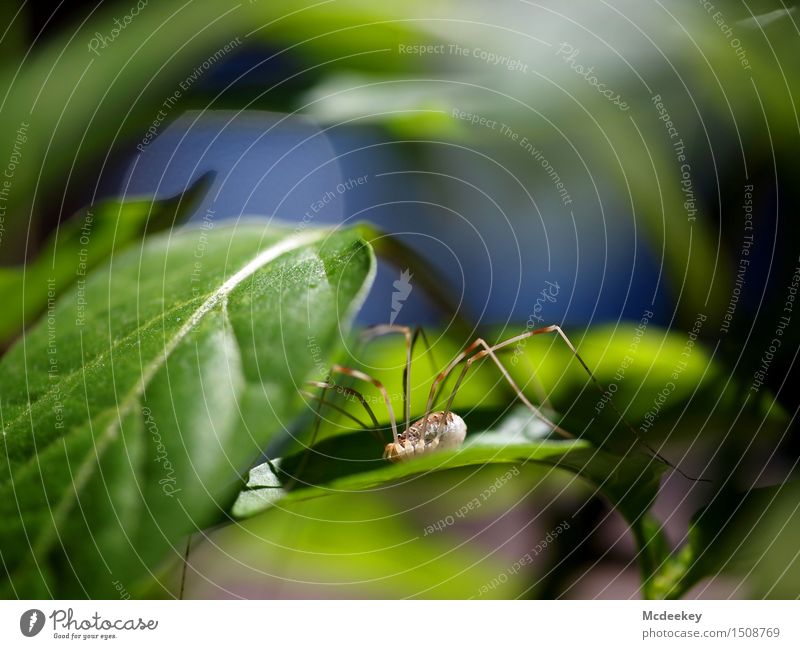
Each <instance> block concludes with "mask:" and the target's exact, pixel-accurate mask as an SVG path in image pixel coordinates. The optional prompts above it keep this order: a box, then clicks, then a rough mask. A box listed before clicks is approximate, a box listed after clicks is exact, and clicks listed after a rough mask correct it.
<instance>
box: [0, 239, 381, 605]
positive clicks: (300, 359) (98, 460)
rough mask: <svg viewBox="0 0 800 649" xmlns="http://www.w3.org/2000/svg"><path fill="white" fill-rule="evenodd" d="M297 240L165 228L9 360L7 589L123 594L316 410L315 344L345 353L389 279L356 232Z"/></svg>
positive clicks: (67, 303)
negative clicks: (345, 332)
mask: <svg viewBox="0 0 800 649" xmlns="http://www.w3.org/2000/svg"><path fill="white" fill-rule="evenodd" d="M291 234H292V231H290V230H285V229H281V228H264V226H263V225H256V224H242V223H240V224H237V225H233V226H226V227H221V228H214V229H208V228H205V229H204V228H188V229H184V230H182V231H181V232H180V233H177V234H174V233H173V234H171V235H170V236H159V237H154V238H148V240H147V241H146V243H145V245H144V246H143V247H142V248H141V249H134V250H129V251H127V252H125V253H122V254H119V255H117V256H115V257H114V258H113V260H112V262H111V263H109V264H108V265H106V266H105V267H104V268H102V269H99V270H97V271H95V272H94V273H92V274H91V276H90V277H88V278H87V280H86V285H85V287H82V289H80V288H76V289H74V290H72V291H70V292H68V293H67V294H66V295H64V296H63V297H62V298H61V299H60V300H58V302H57V303H56V304H55V305H54V308H53V310H52V312H48V314H47V317H46V318H45V319H44V320H42V321H41V322H40V323H39V325H38V326H36V327H35V328H33V329H32V330H31V331H30V332H29V333H28V334H27V335H26V337H25V339H24V342H23V343H20V344H18V345H17V346H15V347H14V348H12V349H11V350H10V351H9V353H8V354H7V355H6V356H5V358H4V359H3V360H2V362H0V368H1V371H0V424H2V428H3V441H4V444H3V446H2V448H0V467H2V468H0V521H2V522H0V541H2V543H1V544H0V548H2V550H0V552H1V553H2V554H1V555H0V558H2V565H3V566H4V568H5V570H6V571H8V573H9V574H8V577H9V580H10V581H7V580H5V579H4V580H3V583H2V585H1V586H0V588H2V590H3V591H4V592H10V591H12V590H13V592H14V593H15V594H16V596H18V597H28V596H31V595H32V594H34V593H36V594H39V593H41V592H42V591H43V590H46V591H47V593H48V594H49V595H51V596H55V597H78V596H91V597H108V596H113V595H114V593H115V589H114V586H113V584H112V582H113V581H115V580H117V581H119V582H121V583H123V584H131V583H133V582H134V581H135V580H138V579H141V578H145V577H147V576H148V575H149V574H152V572H151V571H152V570H153V569H154V567H155V566H156V565H157V564H158V563H159V562H160V561H163V560H164V559H165V558H166V557H167V556H168V555H169V554H170V553H171V552H180V550H179V549H177V548H175V545H174V544H176V543H178V542H179V540H180V539H181V538H182V537H184V536H185V535H186V534H187V533H189V532H191V531H193V530H196V529H198V528H204V527H207V526H209V525H212V524H214V523H216V522H217V521H218V520H220V519H221V518H224V517H225V512H226V511H228V510H229V508H230V505H231V502H232V500H233V497H234V496H235V494H236V491H237V486H238V484H240V482H239V480H240V477H239V471H240V470H241V469H243V468H244V467H245V466H247V465H248V463H249V462H252V460H253V458H254V457H257V456H258V455H259V454H260V452H261V451H262V450H263V447H264V445H265V444H266V443H267V442H268V440H270V439H271V438H274V437H276V436H279V435H281V434H282V432H283V430H284V426H286V425H288V424H289V423H290V422H291V421H292V420H293V419H294V418H295V417H296V416H297V414H298V412H299V410H300V409H301V407H302V400H301V399H300V398H299V396H298V394H297V390H296V385H297V384H299V383H301V382H302V381H303V380H304V379H305V378H306V377H307V376H308V375H309V374H310V373H311V370H312V369H313V367H314V363H315V359H314V358H313V357H312V355H311V354H310V353H309V350H308V346H309V340H310V339H311V338H312V337H313V339H314V340H315V343H316V345H317V348H318V350H317V355H318V358H320V359H321V360H322V361H323V362H324V361H327V360H328V359H330V357H331V356H332V355H333V353H334V352H335V350H336V349H337V348H338V346H339V344H340V340H341V336H342V333H341V327H343V326H344V325H346V324H347V323H348V322H349V321H350V318H351V317H352V315H353V313H354V310H355V309H356V308H358V306H359V305H360V303H361V301H362V299H363V298H364V296H365V293H366V291H367V290H368V288H369V285H370V284H371V281H372V278H373V275H374V258H373V254H372V251H371V249H370V248H369V246H368V244H366V243H365V242H364V241H363V239H362V238H361V237H360V235H359V231H358V230H357V229H348V230H339V231H329V230H307V231H306V232H304V233H302V234H299V235H295V236H291ZM81 290H82V291H83V293H81V292H80V291H81ZM80 297H83V298H84V302H85V304H84V305H82V304H81V303H80V301H79V298H80ZM82 309H83V310H82ZM88 540H91V542H89V541H88ZM37 566H43V569H44V570H45V571H48V572H49V573H50V574H51V575H52V580H49V579H48V577H46V576H45V574H43V573H42V572H40V571H39V570H37ZM21 576H22V577H23V579H22V580H18V579H20V577H21ZM48 576H49V575H48ZM37 578H38V579H37ZM45 579H48V581H47V582H45V581H44V580H45ZM37 581H38V582H39V583H38V585H37V584H36V583H35V582H37Z"/></svg>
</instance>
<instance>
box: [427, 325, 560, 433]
mask: <svg viewBox="0 0 800 649" xmlns="http://www.w3.org/2000/svg"><path fill="white" fill-rule="evenodd" d="M527 333H533V332H526V334H527ZM518 339H520V336H515V337H514V338H510V339H509V340H505V341H503V342H501V343H498V344H497V345H489V344H488V343H487V342H486V341H485V340H484V339H483V338H478V339H476V340H475V341H474V342H473V343H472V344H471V345H470V346H469V347H467V349H465V350H464V352H462V354H463V355H460V356H461V358H459V357H456V359H457V360H455V359H454V362H451V364H450V366H449V367H448V369H447V370H446V372H447V373H448V374H449V372H450V371H452V370H453V369H454V368H455V366H456V365H457V364H458V363H460V362H461V361H462V360H463V359H464V358H465V357H467V356H468V355H469V353H470V352H471V351H473V350H474V349H476V348H478V347H483V349H482V350H481V351H479V352H476V353H474V354H472V355H471V356H469V357H468V358H467V359H466V363H465V364H464V367H463V369H462V370H461V373H460V374H459V375H458V379H457V380H456V384H455V385H454V386H453V390H452V391H451V392H450V398H449V399H448V400H447V405H446V406H445V408H444V412H445V414H447V413H448V412H450V409H451V407H452V405H453V399H455V396H456V393H457V392H458V389H459V387H461V383H462V382H463V380H464V377H465V376H466V374H467V372H468V371H469V368H470V367H472V366H473V365H474V364H475V362H476V361H479V360H480V359H482V358H484V357H485V356H488V357H489V358H491V359H492V361H494V364H495V365H497V368H498V369H499V370H500V373H501V374H502V375H503V378H505V380H506V382H507V383H508V384H509V385H510V386H511V388H512V389H513V390H514V392H515V393H516V395H517V397H519V400H520V401H522V403H524V404H525V405H526V406H527V407H528V409H529V410H530V411H531V412H532V413H533V414H534V415H536V416H537V417H538V418H539V419H540V420H541V421H543V422H545V423H546V424H547V425H549V426H552V428H553V430H555V431H556V432H557V433H558V434H559V435H561V436H563V437H567V438H572V437H575V436H574V435H573V434H572V433H570V432H569V431H567V430H566V429H564V428H562V427H561V426H559V425H558V424H556V423H555V422H554V421H552V420H551V419H550V418H549V417H548V416H547V415H545V414H544V413H543V412H542V411H541V410H540V409H539V408H537V407H536V406H535V405H533V403H531V401H530V400H529V399H528V397H526V396H525V393H524V392H523V391H522V390H521V389H520V388H519V386H518V385H517V384H516V382H515V381H514V379H513V378H512V377H511V374H510V373H509V371H508V370H507V369H506V367H505V365H503V363H502V362H501V361H500V359H499V358H498V357H497V354H495V351H497V350H498V349H502V348H503V347H506V346H507V345H510V344H512V343H514V342H516V341H517V340H518ZM444 378H447V376H446V375H445V377H444ZM426 416H427V415H426Z"/></svg>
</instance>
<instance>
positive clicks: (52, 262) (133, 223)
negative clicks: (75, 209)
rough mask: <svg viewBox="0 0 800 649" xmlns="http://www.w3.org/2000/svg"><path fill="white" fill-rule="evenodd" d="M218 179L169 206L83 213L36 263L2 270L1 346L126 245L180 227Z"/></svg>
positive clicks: (141, 201) (110, 207) (154, 203)
mask: <svg viewBox="0 0 800 649" xmlns="http://www.w3.org/2000/svg"><path fill="white" fill-rule="evenodd" d="M211 177H212V175H210V174H208V175H206V176H203V177H202V178H200V179H199V180H197V181H196V182H195V183H194V185H192V186H191V187H190V188H189V189H187V190H186V191H185V192H183V193H182V194H179V195H178V196H175V197H173V198H168V199H165V200H155V199H153V198H126V199H124V200H118V199H109V200H104V201H102V202H100V203H98V204H97V205H92V206H89V207H87V208H84V209H82V210H81V211H80V212H79V213H78V214H76V215H75V216H73V217H72V218H71V219H69V220H68V221H66V222H65V223H64V224H63V225H61V226H59V228H58V229H57V230H56V231H55V232H54V233H53V234H52V236H51V237H50V238H49V239H48V240H47V242H46V243H45V244H44V246H43V247H42V249H41V250H40V251H39V254H38V256H37V257H36V259H35V260H33V261H29V262H28V263H27V264H26V265H25V267H24V268H0V303H2V304H3V305H4V308H3V313H2V316H0V343H3V342H8V341H9V339H10V338H11V337H13V336H15V335H16V334H18V333H19V332H20V331H21V330H22V328H23V326H24V325H25V324H26V323H27V324H30V323H31V322H32V321H33V320H35V318H36V316H38V315H39V314H40V313H41V312H42V311H43V310H44V309H45V308H46V306H47V303H48V299H50V300H52V299H53V298H54V297H55V296H56V295H60V294H61V293H62V292H64V291H65V290H66V289H67V288H69V287H70V286H72V285H73V284H74V283H75V282H78V281H84V280H85V278H86V275H87V273H88V272H89V271H91V270H92V269H93V268H95V267H96V266H98V265H99V264H101V263H102V262H104V261H105V260H106V259H107V258H108V257H110V256H111V255H112V254H114V253H115V252H118V251H121V250H122V249H123V248H124V247H125V246H126V245H128V244H130V243H132V242H133V241H137V240H140V239H141V238H142V237H144V236H145V234H154V233H156V232H158V231H160V230H164V229H165V228H171V227H174V226H175V225H177V224H180V223H182V222H183V221H184V219H185V218H186V217H187V216H188V215H189V214H191V212H192V209H193V208H194V207H195V206H196V203H197V199H198V198H200V196H202V195H203V194H205V192H206V191H207V189H208V187H209V185H210V179H211Z"/></svg>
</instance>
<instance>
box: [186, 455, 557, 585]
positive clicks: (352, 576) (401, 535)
mask: <svg viewBox="0 0 800 649" xmlns="http://www.w3.org/2000/svg"><path fill="white" fill-rule="evenodd" d="M507 472H508V467H507V466H503V465H493V466H487V467H482V468H478V467H472V468H470V469H468V470H467V469H464V470H454V471H448V472H440V473H431V474H427V475H425V476H420V478H419V479H418V480H417V481H415V482H414V484H413V485H407V484H402V483H400V484H393V485H386V487H385V488H382V489H381V490H380V491H375V492H364V491H359V492H349V493H335V494H330V495H329V496H328V497H326V498H322V499H315V500H307V501H302V502H297V501H295V502H288V501H287V502H285V503H283V504H282V505H281V506H279V507H275V508H272V509H270V510H269V511H267V512H264V513H263V514H262V515H260V516H256V517H253V518H250V519H248V520H245V521H241V522H237V523H236V524H233V525H228V526H226V527H225V528H223V529H219V530H214V531H211V532H209V533H208V534H207V536H208V537H209V540H210V542H208V543H196V544H193V550H192V553H191V558H190V564H191V568H190V570H189V571H188V572H187V582H186V583H187V586H186V593H187V596H188V597H192V598H194V597H200V598H208V597H212V598H213V597H219V596H223V595H224V593H225V591H226V590H232V591H233V592H237V593H242V592H244V593H247V594H248V596H250V597H258V598H264V597H268V598H297V597H305V598H309V597H310V598H317V599H320V598H333V599H342V598H365V597H379V598H380V597H383V598H406V597H417V598H424V599H434V598H448V599H465V598H469V597H471V596H472V597H477V596H478V594H479V590H480V588H481V586H483V585H484V584H489V583H491V582H493V581H494V584H493V586H494V587H493V588H492V590H491V591H489V592H490V595H489V596H490V597H505V598H512V597H517V596H519V595H520V594H521V593H522V592H523V591H524V590H525V589H526V588H528V587H529V585H530V582H529V581H528V579H529V578H530V576H531V573H534V574H536V573H539V574H540V573H542V572H545V571H546V568H545V566H546V565H548V561H549V560H550V559H552V558H553V557H554V556H555V555H548V556H541V557H538V559H537V562H536V564H535V565H531V566H529V567H528V569H526V570H525V571H520V572H519V573H518V574H515V575H512V576H510V577H508V579H507V580H506V578H505V577H506V576H507V575H505V574H503V573H506V570H507V569H508V568H510V567H511V565H512V564H513V562H514V561H515V560H516V559H518V558H519V556H520V555H522V554H524V553H525V552H527V551H529V550H530V549H531V548H532V547H533V546H534V545H535V544H536V543H537V542H538V540H539V538H540V534H541V536H542V537H543V536H544V535H545V534H546V533H547V531H548V528H546V527H545V528H544V529H542V530H541V532H540V531H539V530H540V527H539V525H542V526H544V525H547V522H546V520H545V519H546V517H545V516H542V517H541V518H539V520H538V521H536V523H538V525H537V524H532V522H531V520H530V518H529V517H527V516H526V514H527V510H525V509H524V507H522V508H520V509H521V511H520V512H519V513H518V514H517V515H516V516H515V514H514V513H513V512H510V511H509V510H510V509H511V508H512V506H513V503H519V501H521V500H523V501H524V497H525V495H526V494H527V495H529V494H530V493H531V490H532V487H531V485H532V484H536V483H537V482H538V481H541V477H539V478H538V479H537V477H536V476H535V475H533V472H532V471H528V470H524V471H521V472H520V473H519V474H518V475H516V476H515V477H513V478H511V480H510V481H508V482H504V483H503V487H502V489H500V490H498V491H497V492H494V488H493V485H494V484H495V482H496V481H497V480H498V478H500V479H504V480H505V479H506V478H503V476H504V474H507ZM536 473H537V474H538V473H543V471H542V470H541V469H540V470H539V471H538V472H536ZM485 489H491V490H492V491H493V493H494V494H495V495H493V496H492V497H491V499H490V500H488V501H486V503H485V504H484V505H483V506H482V507H481V509H480V510H478V511H475V512H473V513H471V515H470V516H469V517H464V518H463V519H461V518H458V517H456V520H457V521H458V522H457V523H456V524H454V525H452V526H449V527H447V528H446V529H443V530H440V531H437V532H435V533H426V527H428V526H429V525H431V524H434V523H436V522H437V521H438V520H439V519H440V518H445V517H447V516H448V515H449V514H453V513H454V512H455V511H456V510H457V509H458V508H459V507H461V506H462V505H463V504H464V503H466V502H469V501H470V500H472V499H473V498H475V497H476V495H477V494H480V493H481V492H483V491H484V490H485ZM548 499H549V501H550V502H551V503H552V501H553V496H548ZM490 510H491V511H490ZM476 528H477V529H480V530H481V532H480V536H479V534H478V532H477V529H476ZM518 531H519V533H518V534H517V532H518ZM513 535H516V538H509V537H510V536H513ZM497 539H501V540H497ZM179 574H180V569H178V570H176V571H175V580H176V581H177V578H178V576H179ZM197 575H202V578H200V577H197ZM500 575H502V583H500V584H499V585H498V583H497V577H498V576H500Z"/></svg>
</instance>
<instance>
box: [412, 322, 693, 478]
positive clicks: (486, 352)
mask: <svg viewBox="0 0 800 649" xmlns="http://www.w3.org/2000/svg"><path fill="white" fill-rule="evenodd" d="M549 333H557V334H558V335H559V337H560V338H561V339H562V340H563V341H564V343H566V345H567V347H568V348H569V350H570V351H571V352H572V353H573V355H574V356H575V358H576V359H577V360H578V362H579V363H580V365H581V367H583V369H584V370H585V371H586V373H587V374H588V375H589V378H590V380H591V381H592V383H593V384H594V385H595V387H596V388H597V389H598V390H599V392H600V394H603V395H605V394H606V390H605V388H604V387H603V386H602V384H601V383H600V381H598V380H597V378H596V377H595V375H594V374H593V373H592V371H591V370H590V369H589V366H588V365H587V364H586V361H584V360H583V358H582V357H581V355H580V354H579V353H578V350H577V349H576V347H575V345H573V344H572V341H571V340H570V339H569V338H568V337H567V335H566V334H565V333H564V331H563V329H561V327H559V326H558V325H550V326H547V327H541V328H539V329H534V330H533V331H525V332H523V333H521V334H519V335H517V336H513V337H512V338H509V339H508V340H504V341H502V342H500V343H497V344H496V345H493V346H490V345H488V344H487V343H486V341H484V340H483V339H481V338H479V339H477V340H476V341H475V342H473V343H472V345H470V346H469V347H468V348H467V349H466V350H465V352H467V353H468V352H469V351H471V350H472V349H475V348H476V347H478V346H482V347H483V348H484V349H483V350H481V351H479V352H477V353H475V354H473V355H472V356H470V357H469V358H468V359H467V363H466V365H465V366H464V369H463V370H462V371H461V374H460V375H459V377H458V380H457V381H456V385H455V386H454V387H453V391H452V393H451V394H450V398H449V400H448V402H447V406H446V408H445V412H448V411H449V410H450V407H451V405H452V403H453V399H454V397H455V394H456V391H457V390H458V388H459V386H460V385H461V382H462V381H463V379H464V375H465V374H466V373H467V370H468V369H469V367H470V366H471V365H472V364H473V363H474V362H475V361H477V360H480V359H481V358H483V357H485V356H489V357H491V359H492V360H493V361H494V362H495V364H496V365H497V367H498V368H499V369H500V371H501V372H502V374H503V376H504V377H505V378H506V380H507V381H508V383H509V384H510V385H511V387H512V388H513V389H514V391H515V392H516V393H517V396H518V397H519V398H520V400H521V401H522V402H523V403H524V404H525V405H526V406H528V408H529V409H530V410H531V411H533V412H534V414H536V415H537V416H538V417H540V418H541V419H542V420H543V421H544V422H545V423H548V424H550V425H551V426H553V427H554V429H555V430H556V432H558V433H560V434H562V435H564V436H566V437H572V435H571V434H570V433H568V432H567V431H566V430H564V429H563V428H561V427H559V426H556V425H555V424H553V422H551V421H550V420H549V419H548V418H547V417H545V416H543V415H542V414H541V413H540V411H539V409H538V408H536V407H535V406H533V404H531V403H530V401H529V400H528V399H527V398H526V397H525V395H524V394H523V392H522V390H520V389H519V387H517V385H516V383H514V380H513V379H512V378H511V375H510V374H509V372H508V370H506V368H505V367H504V366H503V364H502V363H501V362H500V359H499V358H497V356H496V355H495V353H494V352H495V351H497V350H499V349H502V348H503V347H507V346H508V345H512V344H514V343H516V342H519V341H520V340H524V339H525V338H530V337H531V336H538V335H541V334H549ZM467 353H462V354H461V355H459V356H460V357H458V356H457V357H456V359H457V360H456V359H454V362H452V363H451V366H449V367H448V370H446V371H447V372H448V373H449V371H450V370H452V368H453V367H455V365H456V364H457V363H458V362H461V360H463V358H464V357H465V356H466V355H467ZM609 403H610V404H611V407H612V408H613V409H614V412H615V413H616V414H617V416H618V417H619V419H620V421H621V422H622V423H623V425H624V426H625V427H626V428H627V429H628V430H629V431H630V432H631V433H632V434H633V435H634V438H635V439H636V440H637V441H638V442H639V443H640V444H642V446H644V447H645V448H646V449H647V450H648V451H650V453H652V454H653V456H654V457H655V458H656V459H658V460H659V461H660V462H663V463H664V464H666V465H667V466H668V467H670V468H671V469H674V470H675V471H677V472H678V473H680V474H681V475H682V476H683V477H685V478H687V479H689V480H693V481H697V480H698V478H692V477H690V476H688V475H687V474H686V473H684V472H683V471H682V470H681V469H680V468H679V467H677V466H675V465H674V464H673V463H672V462H670V461H669V460H667V459H666V458H665V457H664V456H663V455H661V453H659V452H658V451H657V450H656V449H654V448H653V447H652V446H650V445H649V444H648V443H647V442H645V441H644V440H643V439H642V437H641V435H639V434H638V433H637V432H636V429H635V428H634V427H633V426H632V425H631V424H630V422H628V421H627V420H626V419H625V417H624V416H623V415H622V413H621V412H620V410H619V409H618V408H617V406H616V404H614V402H613V401H612V400H611V399H609ZM426 416H427V415H426Z"/></svg>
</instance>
